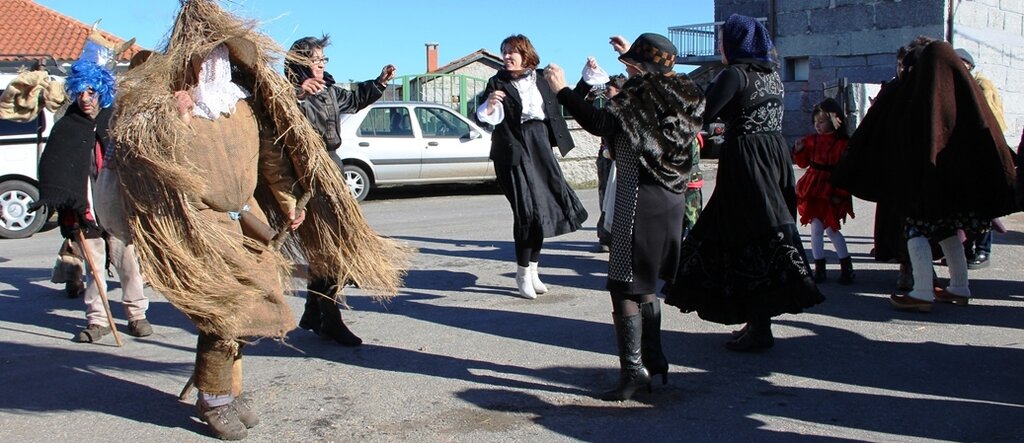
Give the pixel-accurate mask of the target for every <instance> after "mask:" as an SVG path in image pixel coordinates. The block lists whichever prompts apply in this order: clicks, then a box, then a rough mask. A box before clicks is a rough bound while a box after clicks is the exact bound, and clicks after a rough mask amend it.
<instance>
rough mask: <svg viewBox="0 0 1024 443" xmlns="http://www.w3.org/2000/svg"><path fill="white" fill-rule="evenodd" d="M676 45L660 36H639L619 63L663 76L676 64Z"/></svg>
mask: <svg viewBox="0 0 1024 443" xmlns="http://www.w3.org/2000/svg"><path fill="white" fill-rule="evenodd" d="M677 53H678V51H677V50H676V45H673V44H672V41H670V40H669V39H667V38H665V36H663V35H661V34H655V33H652V32H648V33H644V34H640V36H639V37H637V38H636V40H635V41H633V44H632V45H631V46H630V47H629V51H626V53H625V54H622V55H620V56H619V61H621V62H622V63H625V64H627V65H630V66H633V67H634V68H637V69H640V70H642V71H644V72H650V73H655V74H664V73H667V72H669V71H671V70H672V68H673V67H674V66H675V64H676V54H677Z"/></svg>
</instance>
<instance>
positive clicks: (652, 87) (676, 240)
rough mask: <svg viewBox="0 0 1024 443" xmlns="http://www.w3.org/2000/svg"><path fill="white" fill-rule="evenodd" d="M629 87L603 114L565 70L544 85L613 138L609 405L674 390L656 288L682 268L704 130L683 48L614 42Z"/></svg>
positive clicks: (647, 37)
mask: <svg viewBox="0 0 1024 443" xmlns="http://www.w3.org/2000/svg"><path fill="white" fill-rule="evenodd" d="M611 44H612V46H613V48H615V50H616V51H617V52H619V53H620V54H621V55H620V56H619V60H620V61H622V62H623V63H624V64H625V65H626V72H627V73H629V75H630V78H629V80H627V81H626V83H625V84H624V85H623V87H622V90H621V91H620V92H619V93H618V94H616V95H615V96H614V97H612V98H611V99H610V100H609V101H608V105H607V106H606V107H605V108H604V109H596V108H594V107H593V106H591V105H590V104H588V103H586V102H585V101H584V100H583V98H582V96H581V95H580V94H579V93H578V92H574V91H571V90H570V89H569V88H566V87H565V76H564V73H563V72H562V70H561V69H560V68H559V67H558V66H555V65H551V66H550V67H548V68H547V69H546V70H545V76H546V78H547V80H548V82H549V83H550V84H551V89H553V90H556V91H558V101H559V102H560V103H562V104H563V105H564V106H565V107H566V109H568V110H569V112H570V113H571V114H572V115H573V116H574V117H575V118H576V121H577V122H579V124H580V126H582V127H583V128H584V129H586V130H587V131H588V132H590V133H592V134H594V135H599V136H602V137H607V139H608V140H610V141H611V145H610V150H611V153H612V156H613V158H614V159H615V164H616V168H617V177H618V178H617V183H616V188H615V211H614V215H613V219H614V221H613V223H612V229H613V234H612V247H611V255H610V258H609V261H608V291H609V292H611V298H612V310H613V311H612V318H613V320H614V322H615V332H616V336H617V338H618V346H619V364H620V366H621V372H620V378H619V383H618V386H617V387H616V388H615V389H612V390H611V391H608V392H605V393H604V394H602V395H601V398H602V399H604V400H619V401H621V400H628V399H629V398H630V397H632V396H633V393H634V392H635V391H636V390H637V389H639V388H640V387H642V386H649V384H650V381H651V377H652V376H653V375H657V374H661V376H662V383H665V382H667V378H668V360H667V359H666V358H665V354H663V353H662V351H661V307H660V305H659V303H658V298H657V296H656V295H655V294H656V290H657V287H656V286H657V283H658V282H657V281H658V279H659V278H660V279H662V280H664V281H666V282H668V283H671V282H672V281H673V279H674V275H675V271H676V268H677V265H678V259H679V247H680V243H681V242H682V237H683V218H684V216H685V214H686V195H685V194H684V192H685V191H686V186H687V183H688V182H689V178H690V177H689V173H690V168H691V166H692V165H693V158H692V156H691V155H690V154H691V152H692V151H691V149H690V148H691V144H692V143H696V135H697V132H699V131H700V128H701V113H702V112H703V110H704V96H703V94H702V93H701V91H700V89H699V88H697V86H696V85H695V84H694V83H693V81H692V80H690V78H689V77H687V76H686V75H681V74H676V73H675V72H674V71H673V70H672V68H673V66H674V65H675V56H676V48H675V46H674V45H673V44H672V42H671V41H669V40H668V39H667V38H665V37H664V36H661V35H658V34H642V35H641V36H640V37H638V38H637V39H636V41H635V42H633V44H632V45H630V44H629V43H628V42H626V41H625V40H624V39H622V37H613V38H612V40H611Z"/></svg>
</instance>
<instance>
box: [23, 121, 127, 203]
mask: <svg viewBox="0 0 1024 443" xmlns="http://www.w3.org/2000/svg"><path fill="white" fill-rule="evenodd" d="M112 113H113V112H112V108H105V109H102V110H100V113H99V114H98V115H97V116H96V120H93V119H91V118H89V116H88V115H86V114H85V113H84V112H82V110H81V109H80V108H79V107H78V104H77V103H74V104H72V105H71V106H70V107H69V108H68V111H67V113H66V114H64V117H63V118H61V119H60V120H58V121H57V123H56V124H55V125H54V126H53V130H52V131H51V132H50V138H49V140H48V141H47V142H46V148H45V149H44V150H43V155H42V157H41V158H40V159H39V201H38V202H36V203H35V204H34V205H33V207H34V208H39V207H42V206H47V207H50V208H52V209H55V210H72V211H75V213H76V214H84V213H85V211H86V209H87V208H88V207H89V198H88V196H87V194H86V185H87V184H88V181H89V174H90V173H92V166H93V155H94V153H93V148H94V147H95V146H96V141H97V139H99V140H100V141H101V142H102V145H103V146H108V145H109V143H110V138H109V136H108V135H107V128H108V126H109V124H110V116H111V115H112Z"/></svg>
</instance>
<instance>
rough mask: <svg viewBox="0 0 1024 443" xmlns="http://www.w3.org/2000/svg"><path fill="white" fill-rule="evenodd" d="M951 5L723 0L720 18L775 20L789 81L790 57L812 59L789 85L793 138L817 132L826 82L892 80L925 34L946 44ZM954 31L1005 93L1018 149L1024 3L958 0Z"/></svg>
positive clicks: (899, 0)
mask: <svg viewBox="0 0 1024 443" xmlns="http://www.w3.org/2000/svg"><path fill="white" fill-rule="evenodd" d="M949 1H953V0H778V1H775V2H769V1H766V0H716V1H715V20H716V21H723V20H725V19H726V18H728V16H729V15H730V14H733V13H739V14H744V15H750V16H754V17H767V18H769V19H770V20H769V22H773V23H774V25H775V26H774V27H775V29H774V32H775V44H776V47H777V50H778V53H779V64H780V69H781V71H782V74H783V78H787V77H788V75H787V74H789V73H787V72H786V71H785V70H786V65H787V63H786V59H787V58H793V57H807V59H808V63H809V73H808V79H807V80H806V81H787V82H786V101H785V106H786V108H785V110H786V118H785V120H784V121H783V133H784V134H785V135H786V137H787V138H788V139H790V140H792V139H795V138H796V137H798V136H800V135H802V134H805V133H808V132H810V131H811V130H812V126H811V124H810V112H811V109H812V108H813V107H814V105H815V104H816V103H818V102H819V101H820V100H821V99H822V98H823V97H824V94H823V86H824V84H825V83H828V82H834V81H836V80H837V79H839V78H846V79H847V80H848V81H849V82H850V83H874V84H878V83H881V82H884V81H887V80H889V79H890V78H892V76H893V75H894V74H895V72H894V69H895V55H896V49H897V48H898V47H899V46H901V45H903V44H906V43H907V42H909V41H910V40H911V39H913V38H914V37H916V36H918V35H927V36H930V37H933V38H937V39H944V38H945V37H946V36H945V30H946V23H947V8H948V7H949V4H948V3H949ZM773 3H774V5H775V11H774V15H773V14H772V12H773V11H771V10H770V8H771V7H772V4H773ZM953 30H954V32H953V45H954V46H955V47H962V48H965V49H967V50H968V51H970V52H971V54H972V55H973V56H974V59H975V62H976V63H977V71H979V72H981V73H983V74H984V75H985V76H987V77H989V78H990V79H992V80H993V82H995V83H996V85H997V87H998V88H999V91H1000V94H1001V95H1002V98H1003V106H1004V114H1005V117H1006V122H1007V126H1008V128H1007V130H1006V135H1007V138H1008V140H1009V141H1010V143H1011V144H1012V145H1015V144H1016V143H1017V140H1018V138H1017V137H1019V135H1020V132H1021V128H1022V127H1024V84H1022V83H1021V82H1019V81H1015V80H1016V79H1017V78H1019V76H1020V73H1021V70H1022V69H1024V0H972V1H955V3H954V10H953Z"/></svg>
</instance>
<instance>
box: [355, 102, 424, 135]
mask: <svg viewBox="0 0 1024 443" xmlns="http://www.w3.org/2000/svg"><path fill="white" fill-rule="evenodd" d="M358 134H359V136H360V137H412V122H411V121H410V119H409V110H408V109H406V108H405V107H402V106H389V107H383V106H382V107H378V108H373V109H371V110H370V111H369V112H367V113H366V118H364V119H363V122H362V123H360V124H359V131H358Z"/></svg>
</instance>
